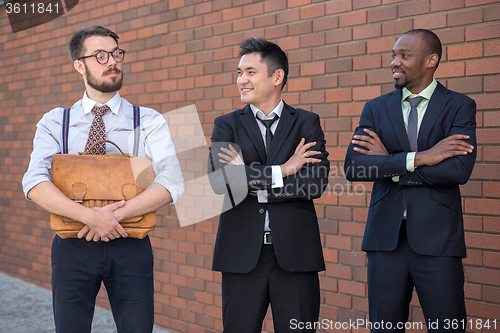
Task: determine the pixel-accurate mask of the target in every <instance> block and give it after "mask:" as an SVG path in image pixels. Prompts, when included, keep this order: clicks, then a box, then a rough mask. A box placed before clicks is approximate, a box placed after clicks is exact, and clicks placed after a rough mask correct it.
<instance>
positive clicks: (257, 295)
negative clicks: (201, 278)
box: [222, 245, 320, 333]
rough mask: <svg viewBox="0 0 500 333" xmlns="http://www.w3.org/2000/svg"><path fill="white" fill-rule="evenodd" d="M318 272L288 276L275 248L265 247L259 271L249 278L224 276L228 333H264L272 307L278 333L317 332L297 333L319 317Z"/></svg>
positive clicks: (249, 274)
mask: <svg viewBox="0 0 500 333" xmlns="http://www.w3.org/2000/svg"><path fill="white" fill-rule="evenodd" d="M319 303H320V293H319V279H318V273H317V272H286V271H284V270H283V269H282V268H281V267H280V265H279V263H278V262H277V260H276V256H275V254H274V248H273V245H263V246H262V250H261V254H260V258H259V262H258V263H257V267H256V268H255V269H254V270H253V271H251V272H250V273H247V274H236V273H224V272H223V273H222V321H223V324H224V332H225V333H260V332H261V331H262V322H263V320H264V317H265V315H266V312H267V309H268V307H269V304H271V310H272V314H273V324H274V332H276V333H284V332H294V333H297V332H314V330H300V329H293V328H297V327H299V325H300V324H299V323H306V322H310V323H314V322H317V321H318V317H319V306H320V305H319Z"/></svg>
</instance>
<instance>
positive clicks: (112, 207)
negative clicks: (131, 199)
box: [108, 200, 125, 210]
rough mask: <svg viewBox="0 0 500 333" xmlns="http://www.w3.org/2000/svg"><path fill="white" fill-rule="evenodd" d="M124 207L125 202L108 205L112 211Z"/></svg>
mask: <svg viewBox="0 0 500 333" xmlns="http://www.w3.org/2000/svg"><path fill="white" fill-rule="evenodd" d="M123 206H125V200H122V201H118V202H115V203H112V204H111V205H108V207H109V208H111V209H112V210H117V209H118V208H121V207H123Z"/></svg>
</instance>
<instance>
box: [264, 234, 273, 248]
mask: <svg viewBox="0 0 500 333" xmlns="http://www.w3.org/2000/svg"><path fill="white" fill-rule="evenodd" d="M272 243H273V238H272V236H271V232H270V231H266V232H264V244H265V245H269V244H272Z"/></svg>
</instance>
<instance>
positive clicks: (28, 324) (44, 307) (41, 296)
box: [0, 273, 169, 333]
mask: <svg viewBox="0 0 500 333" xmlns="http://www.w3.org/2000/svg"><path fill="white" fill-rule="evenodd" d="M54 332H55V328H54V319H53V316H52V294H51V292H50V291H49V290H46V289H44V288H41V287H38V286H36V285H34V284H31V283H27V282H25V281H23V280H20V279H16V278H13V277H10V276H8V275H5V274H2V273H0V333H54ZM92 333H116V326H115V323H114V321H113V317H112V315H111V311H109V310H106V309H103V308H100V307H96V311H95V314H94V321H93V324H92ZM153 333H169V332H168V331H165V330H162V329H159V328H157V327H155V328H154V330H153Z"/></svg>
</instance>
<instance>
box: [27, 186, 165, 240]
mask: <svg viewBox="0 0 500 333" xmlns="http://www.w3.org/2000/svg"><path fill="white" fill-rule="evenodd" d="M28 198H29V199H31V200H33V201H34V202H35V203H36V204H38V205H39V206H41V207H42V208H44V209H45V210H47V211H49V212H51V213H54V214H57V215H62V216H66V217H69V218H71V219H73V220H75V221H79V222H82V223H84V224H85V226H84V227H83V228H82V230H80V232H79V233H78V238H83V237H85V238H86V239H87V241H91V240H94V241H95V242H97V241H98V240H100V239H101V240H103V241H105V242H108V241H110V240H113V239H116V238H120V237H127V236H128V235H127V232H126V231H125V229H123V227H122V226H121V225H120V221H123V220H125V219H127V218H130V217H134V216H138V215H144V214H146V213H148V212H151V211H154V210H157V209H158V208H160V207H161V206H163V205H164V204H166V203H168V202H170V201H172V197H171V195H170V192H169V191H168V190H167V189H165V188H164V187H163V186H161V185H160V184H157V183H152V184H151V185H150V186H149V187H148V188H147V189H145V190H144V191H143V192H142V193H141V194H139V195H137V196H136V197H134V198H132V199H130V200H128V201H127V202H125V201H124V200H122V201H119V202H116V203H114V204H110V205H107V206H104V207H95V208H89V207H85V206H83V205H81V204H79V203H76V202H74V201H73V200H71V199H69V198H68V197H66V196H65V195H64V194H63V193H62V192H61V191H60V190H59V189H58V188H57V187H56V186H55V185H54V184H53V183H52V182H50V181H44V182H41V183H39V184H38V185H36V186H34V187H33V188H32V189H31V190H30V191H29V192H28Z"/></svg>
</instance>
